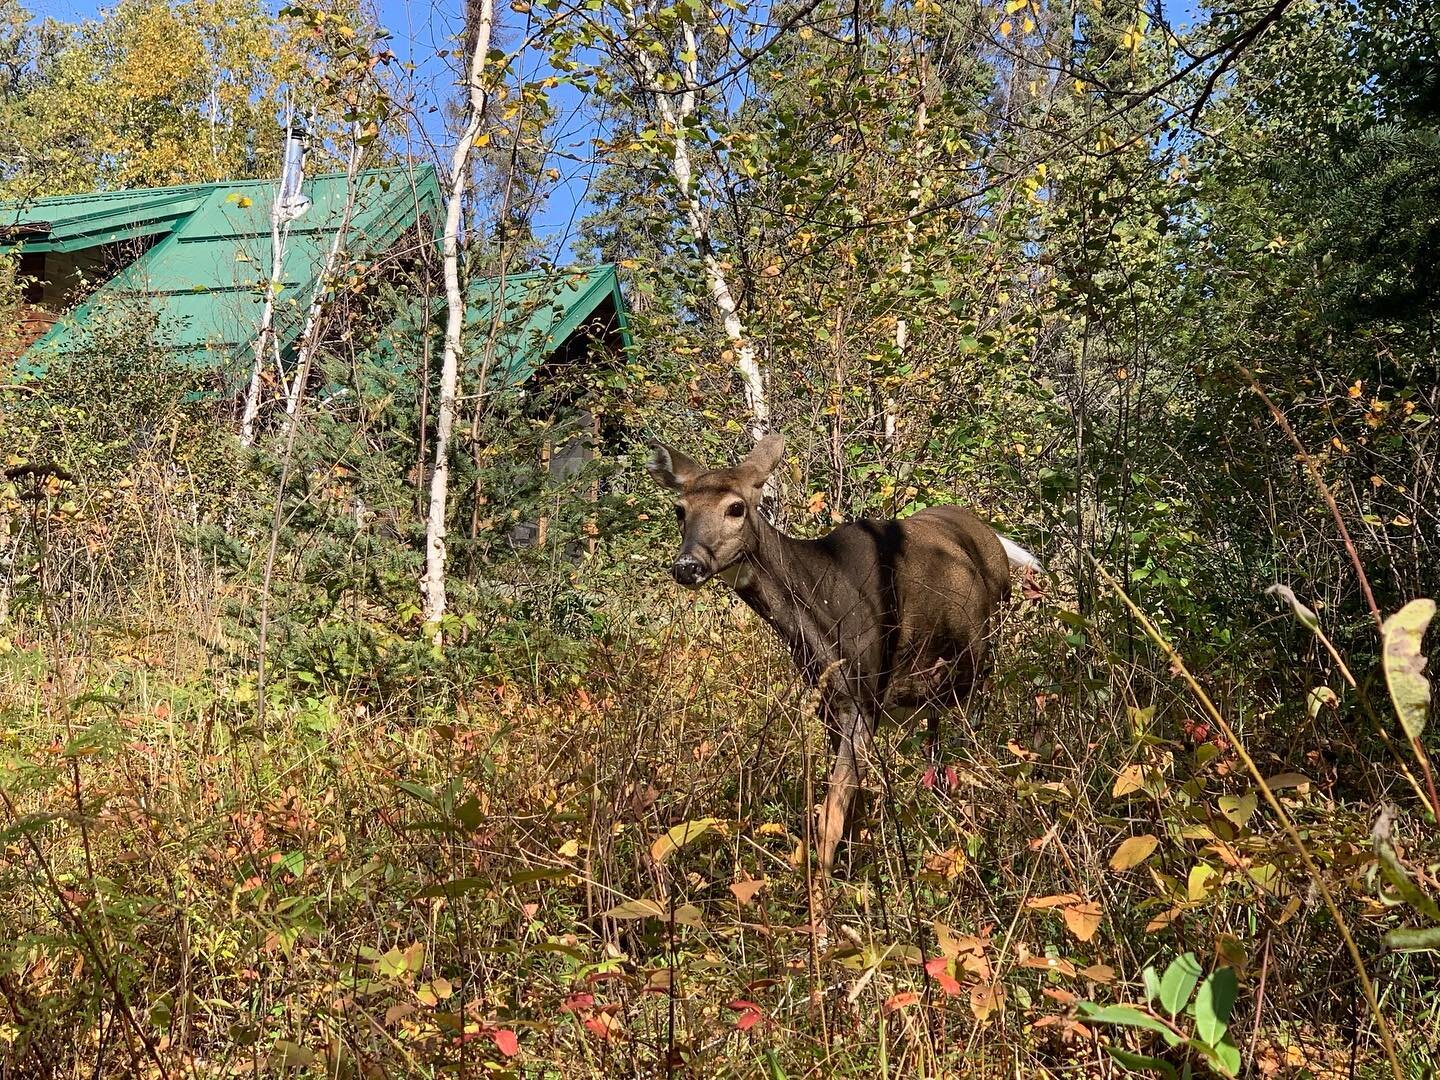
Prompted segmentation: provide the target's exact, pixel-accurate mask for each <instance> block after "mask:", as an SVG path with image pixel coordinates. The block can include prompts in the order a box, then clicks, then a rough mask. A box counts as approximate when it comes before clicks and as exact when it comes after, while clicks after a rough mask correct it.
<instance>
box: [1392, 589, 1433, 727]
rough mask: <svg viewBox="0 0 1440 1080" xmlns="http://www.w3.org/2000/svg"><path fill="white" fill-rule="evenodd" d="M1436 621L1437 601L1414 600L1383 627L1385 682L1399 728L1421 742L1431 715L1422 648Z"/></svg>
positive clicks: (1428, 685) (1428, 681)
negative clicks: (1433, 622) (1432, 622)
mask: <svg viewBox="0 0 1440 1080" xmlns="http://www.w3.org/2000/svg"><path fill="white" fill-rule="evenodd" d="M1434 617H1435V601H1434V600H1411V601H1410V603H1408V604H1406V605H1405V606H1404V607H1403V608H1401V609H1400V610H1399V611H1397V612H1396V613H1395V614H1394V615H1391V616H1390V617H1389V618H1388V619H1386V620H1385V624H1384V626H1382V627H1381V635H1382V636H1383V638H1384V646H1383V653H1382V658H1383V661H1384V665H1385V682H1386V683H1387V684H1388V685H1389V687H1390V700H1391V701H1392V702H1394V703H1395V713H1396V715H1397V716H1399V717H1400V726H1401V727H1402V728H1404V729H1405V734H1406V735H1408V736H1409V737H1410V738H1411V739H1418V738H1420V733H1421V732H1422V731H1424V730H1425V720H1426V716H1427V714H1428V713H1429V712H1430V680H1429V679H1427V678H1425V676H1424V674H1423V672H1424V670H1425V653H1424V651H1423V649H1422V647H1421V646H1422V643H1423V641H1424V638H1425V628H1426V627H1428V626H1429V625H1430V620H1431V619H1433V618H1434Z"/></svg>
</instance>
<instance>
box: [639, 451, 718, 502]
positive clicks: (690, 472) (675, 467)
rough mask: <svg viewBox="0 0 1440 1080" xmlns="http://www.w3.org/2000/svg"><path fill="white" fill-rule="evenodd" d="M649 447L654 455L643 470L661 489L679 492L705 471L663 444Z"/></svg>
mask: <svg viewBox="0 0 1440 1080" xmlns="http://www.w3.org/2000/svg"><path fill="white" fill-rule="evenodd" d="M651 446H652V448H653V450H654V453H653V454H651V455H650V460H649V462H647V463H646V465H645V468H646V470H647V471H648V472H649V473H650V475H651V476H652V477H653V478H654V479H655V482H656V483H657V484H659V485H661V486H662V487H667V488H670V489H671V490H673V491H679V490H681V489H682V488H684V486H685V485H686V484H688V483H689V482H690V481H691V480H694V479H695V477H697V476H699V475H700V474H701V473H702V472H704V471H705V470H704V469H702V468H700V466H699V465H696V464H695V462H693V461H691V460H690V459H689V458H688V457H686V456H685V455H684V454H682V453H680V451H679V450H671V449H670V448H669V447H668V446H666V445H665V444H664V443H658V442H657V443H652V444H651Z"/></svg>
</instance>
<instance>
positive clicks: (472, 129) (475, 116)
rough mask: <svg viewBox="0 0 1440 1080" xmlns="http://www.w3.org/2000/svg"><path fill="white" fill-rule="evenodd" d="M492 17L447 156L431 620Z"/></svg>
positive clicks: (428, 573) (424, 582)
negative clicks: (465, 244)
mask: <svg viewBox="0 0 1440 1080" xmlns="http://www.w3.org/2000/svg"><path fill="white" fill-rule="evenodd" d="M494 22H495V2H494V0H480V11H479V17H478V19H477V22H476V26H475V45H474V51H473V52H472V53H471V56H470V64H469V72H468V77H467V81H466V87H467V91H468V95H469V97H468V106H467V116H466V122H465V130H464V131H463V132H462V133H461V135H460V141H459V142H457V143H456V144H455V152H454V154H453V155H452V156H451V160H450V191H449V195H448V198H447V201H446V203H445V235H444V240H443V242H442V244H441V255H442V257H443V260H444V266H445V311H446V316H445V346H444V350H443V352H442V354H441V361H440V396H439V400H438V402H437V403H436V420H435V468H434V470H433V471H432V472H431V474H430V508H429V513H428V514H427V516H426V521H425V573H424V574H423V575H422V576H421V578H420V595H421V600H422V603H423V611H424V614H425V621H426V622H427V623H431V624H434V625H435V641H436V643H437V644H438V643H439V642H440V640H441V634H440V628H439V623H440V620H441V618H442V617H443V616H444V615H445V609H446V606H447V599H446V595H445V556H446V552H445V517H446V510H447V506H448V504H449V499H450V439H451V436H452V435H453V433H454V430H455V402H456V398H457V396H458V394H459V388H460V361H461V358H462V354H463V340H462V335H463V332H464V329H465V296H464V294H463V293H462V292H461V290H460V220H461V214H462V211H463V209H464V204H465V193H466V192H467V191H468V190H469V187H470V154H471V152H472V151H473V150H474V148H475V140H476V139H477V138H478V137H479V135H480V126H481V124H482V123H483V122H484V118H485V103H486V97H487V95H486V91H485V84H484V75H485V60H486V56H487V55H488V54H489V52H490V32H491V29H492V27H493V26H494Z"/></svg>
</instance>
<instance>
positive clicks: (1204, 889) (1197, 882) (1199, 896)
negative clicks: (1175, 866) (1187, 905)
mask: <svg viewBox="0 0 1440 1080" xmlns="http://www.w3.org/2000/svg"><path fill="white" fill-rule="evenodd" d="M1214 876H1215V868H1214V867H1213V866H1206V865H1205V864H1204V863H1197V864H1196V865H1194V866H1192V867H1191V868H1190V876H1189V878H1188V879H1187V880H1186V882H1185V895H1186V897H1187V898H1188V899H1189V900H1192V901H1194V900H1204V899H1205V894H1206V893H1208V892H1209V891H1210V879H1211V878H1212V877H1214Z"/></svg>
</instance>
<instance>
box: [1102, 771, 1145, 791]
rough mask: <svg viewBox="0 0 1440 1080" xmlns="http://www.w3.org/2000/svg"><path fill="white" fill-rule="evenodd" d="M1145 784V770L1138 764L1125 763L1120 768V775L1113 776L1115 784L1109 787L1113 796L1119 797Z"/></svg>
mask: <svg viewBox="0 0 1440 1080" xmlns="http://www.w3.org/2000/svg"><path fill="white" fill-rule="evenodd" d="M1144 786H1145V770H1144V769H1142V768H1141V767H1140V766H1139V765H1126V766H1125V768H1123V769H1121V770H1120V775H1119V776H1117V777H1116V778H1115V786H1114V787H1113V788H1111V789H1110V794H1111V796H1112V797H1113V798H1116V799H1118V798H1120V797H1122V796H1124V795H1129V794H1130V793H1131V792H1135V791H1139V790H1140V789H1141V788H1143V787H1144Z"/></svg>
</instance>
